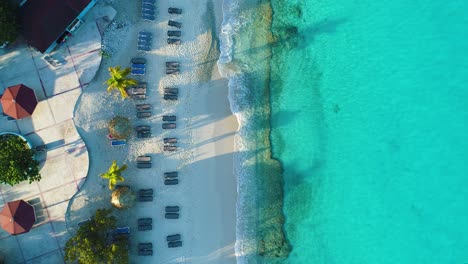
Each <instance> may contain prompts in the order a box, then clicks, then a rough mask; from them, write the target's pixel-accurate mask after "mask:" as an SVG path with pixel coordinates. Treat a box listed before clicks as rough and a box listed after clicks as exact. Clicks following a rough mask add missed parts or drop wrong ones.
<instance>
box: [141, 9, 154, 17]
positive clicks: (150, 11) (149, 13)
mask: <svg viewBox="0 0 468 264" xmlns="http://www.w3.org/2000/svg"><path fill="white" fill-rule="evenodd" d="M141 15H142V16H145V15H147V16H156V11H154V10H149V9H142V10H141Z"/></svg>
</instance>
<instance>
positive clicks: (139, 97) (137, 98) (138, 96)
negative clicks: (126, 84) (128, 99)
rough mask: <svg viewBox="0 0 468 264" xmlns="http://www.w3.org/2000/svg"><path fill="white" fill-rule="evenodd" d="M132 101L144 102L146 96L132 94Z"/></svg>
mask: <svg viewBox="0 0 468 264" xmlns="http://www.w3.org/2000/svg"><path fill="white" fill-rule="evenodd" d="M132 99H135V100H145V99H146V94H134V95H132Z"/></svg>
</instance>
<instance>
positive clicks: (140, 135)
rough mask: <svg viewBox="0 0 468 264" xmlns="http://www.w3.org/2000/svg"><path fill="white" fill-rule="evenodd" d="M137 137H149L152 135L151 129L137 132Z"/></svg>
mask: <svg viewBox="0 0 468 264" xmlns="http://www.w3.org/2000/svg"><path fill="white" fill-rule="evenodd" d="M137 137H138V138H149V137H151V131H141V132H137Z"/></svg>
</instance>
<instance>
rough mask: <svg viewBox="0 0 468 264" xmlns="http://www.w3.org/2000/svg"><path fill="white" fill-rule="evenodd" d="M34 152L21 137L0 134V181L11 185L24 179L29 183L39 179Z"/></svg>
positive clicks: (37, 163)
mask: <svg viewBox="0 0 468 264" xmlns="http://www.w3.org/2000/svg"><path fill="white" fill-rule="evenodd" d="M34 154H35V151H34V150H33V149H30V148H29V147H28V145H27V144H26V142H25V141H24V140H23V139H22V138H20V137H18V136H15V135H2V136H0V183H5V184H9V185H11V186H13V185H15V184H18V183H20V182H22V181H26V180H29V183H32V182H34V181H39V180H41V175H40V174H39V162H37V161H36V160H35V159H34Z"/></svg>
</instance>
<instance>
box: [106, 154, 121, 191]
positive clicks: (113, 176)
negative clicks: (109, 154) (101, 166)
mask: <svg viewBox="0 0 468 264" xmlns="http://www.w3.org/2000/svg"><path fill="white" fill-rule="evenodd" d="M126 169H127V165H125V164H124V165H123V166H122V167H120V168H119V166H118V165H117V161H115V160H114V161H112V165H111V166H110V167H109V170H108V171H107V172H106V173H102V174H101V177H102V178H104V179H108V180H109V189H110V190H113V189H114V188H115V185H116V184H117V183H118V182H123V181H124V180H125V179H124V177H122V172H123V171H124V170H126Z"/></svg>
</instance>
